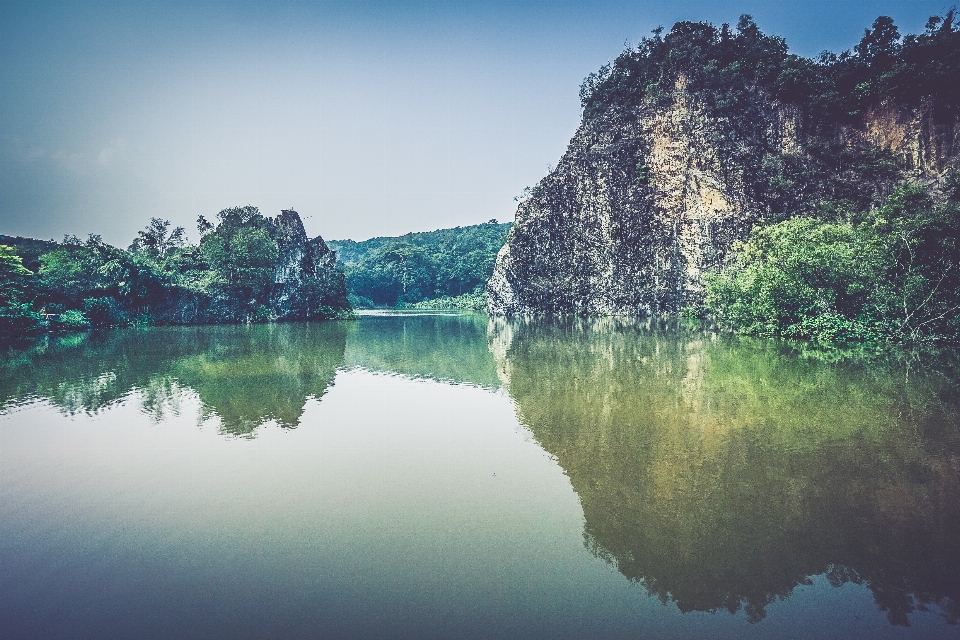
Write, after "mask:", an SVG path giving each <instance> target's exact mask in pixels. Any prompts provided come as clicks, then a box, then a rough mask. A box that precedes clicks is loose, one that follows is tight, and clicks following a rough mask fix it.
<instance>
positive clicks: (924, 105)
mask: <svg viewBox="0 0 960 640" xmlns="http://www.w3.org/2000/svg"><path fill="white" fill-rule="evenodd" d="M958 52H960V33H958V31H957V30H956V29H954V27H953V14H952V12H951V13H948V14H947V16H946V18H931V21H930V23H928V25H927V32H926V33H925V34H922V35H920V36H906V37H903V38H901V37H900V35H899V33H898V32H897V29H896V27H895V26H894V25H893V22H892V20H890V19H889V18H883V17H881V18H878V20H877V21H876V22H875V23H874V25H873V29H872V30H867V32H866V33H865V35H864V39H863V40H862V41H861V43H860V45H858V47H857V48H856V51H855V52H853V53H850V52H847V53H844V54H841V55H839V56H835V55H832V54H823V55H821V57H820V58H819V59H817V60H810V59H806V58H801V57H798V56H795V55H791V54H789V53H788V51H787V47H786V44H785V43H784V41H783V40H782V39H780V38H777V37H774V36H767V35H764V34H763V33H761V32H760V31H759V29H758V28H757V26H756V25H755V24H754V23H753V21H752V20H751V19H750V18H749V17H747V16H743V17H742V18H741V20H740V23H739V25H738V26H737V28H736V29H735V30H733V29H730V28H729V27H728V26H727V25H723V26H722V27H721V28H716V27H714V26H713V25H710V24H707V23H690V22H684V23H678V24H676V25H674V27H673V29H672V30H671V31H670V32H669V33H668V34H666V35H665V36H663V35H662V34H661V32H660V31H659V30H658V31H656V32H654V35H653V36H652V37H650V38H646V39H644V40H643V41H642V42H641V43H640V45H638V46H637V47H636V48H628V49H627V50H626V51H625V52H624V53H623V54H621V55H620V56H619V57H618V58H617V60H616V61H615V62H614V63H612V64H611V65H607V66H605V67H603V68H602V69H601V70H600V71H599V72H598V73H596V74H591V75H590V76H589V77H588V78H587V79H586V80H585V81H584V85H583V87H582V88H581V100H582V103H583V119H582V122H581V125H580V127H579V129H578V131H577V133H576V134H575V135H574V137H573V139H572V140H571V141H570V144H569V146H568V148H567V151H566V153H565V154H564V156H563V158H562V159H561V160H560V162H559V163H558V165H557V167H556V168H555V169H554V170H553V171H551V173H550V174H549V175H547V176H546V177H545V178H543V180H541V181H540V183H539V184H537V185H536V186H535V187H534V188H533V189H531V190H529V192H528V193H527V197H526V199H525V200H523V201H522V202H521V204H520V205H519V207H518V209H517V213H516V221H515V223H514V226H513V228H512V229H511V231H510V233H509V235H508V237H507V241H506V244H505V245H504V246H503V248H502V249H501V250H500V252H499V254H498V256H497V262H496V266H495V269H494V273H493V276H492V277H491V279H490V281H489V283H488V285H487V299H488V310H489V311H490V312H491V313H492V314H497V315H514V314H520V315H530V314H534V315H536V314H556V313H577V314H586V315H651V314H658V313H669V312H678V311H680V310H681V309H682V308H684V307H686V306H698V305H699V304H700V303H701V301H702V296H703V279H702V276H703V274H704V273H705V272H709V271H716V270H718V269H719V268H720V267H721V266H722V265H724V264H725V263H726V261H727V260H728V259H729V258H730V256H731V250H732V248H733V244H734V242H736V241H738V240H743V239H745V238H746V237H747V236H748V235H749V233H750V231H751V229H752V228H753V227H754V225H757V224H761V223H766V222H777V221H780V220H784V219H786V218H789V217H793V216H812V217H817V218H821V219H829V220H849V219H851V217H856V215H857V213H858V212H862V211H865V210H868V209H870V208H871V207H873V206H875V205H876V204H877V203H879V202H881V201H882V200H883V198H885V197H886V196H887V195H888V194H889V193H890V191H891V190H892V189H893V188H894V187H895V186H896V185H897V184H899V183H900V182H902V181H903V180H905V179H911V180H916V181H921V182H925V183H928V184H935V183H936V182H937V181H938V179H940V178H941V177H942V176H943V175H945V174H946V173H947V172H948V171H950V170H951V169H956V168H957V167H958V166H960V165H958V161H957V151H958V149H960V120H958V105H960V99H958V95H957V94H958V91H960V90H958V88H957V87H958V86H960V82H958V81H957V79H958V78H960V54H958Z"/></svg>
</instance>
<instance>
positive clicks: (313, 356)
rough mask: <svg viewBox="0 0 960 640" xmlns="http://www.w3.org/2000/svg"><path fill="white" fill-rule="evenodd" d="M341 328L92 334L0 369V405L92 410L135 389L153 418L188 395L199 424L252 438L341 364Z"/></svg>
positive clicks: (317, 392)
mask: <svg viewBox="0 0 960 640" xmlns="http://www.w3.org/2000/svg"><path fill="white" fill-rule="evenodd" d="M346 334H347V323H340V322H324V323H315V324H305V323H304V324H275V325H252V326H219V327H178V328H165V329H152V330H148V331H135V330H129V331H111V332H107V333H103V334H92V335H91V336H90V338H89V339H88V340H80V339H79V338H76V339H75V340H76V342H77V343H76V344H70V343H67V344H57V343H53V344H51V345H48V346H46V347H44V348H38V349H35V350H34V351H32V352H27V353H23V354H20V355H19V356H17V357H15V358H13V357H11V358H10V359H8V360H6V361H4V362H3V363H2V367H3V376H2V381H0V406H3V405H4V404H7V403H10V402H22V401H24V400H25V399H26V400H32V399H36V398H41V399H46V400H48V401H49V402H51V403H52V404H54V405H56V406H59V407H61V408H62V409H63V410H64V411H66V412H68V413H74V412H79V411H86V412H95V411H98V410H100V409H102V408H104V407H107V406H109V405H111V404H114V403H116V402H118V401H120V400H122V399H124V398H126V397H127V396H128V395H129V394H130V393H131V392H133V391H137V392H139V395H140V402H141V406H142V408H143V410H144V411H145V412H147V413H150V414H152V415H154V416H155V417H156V418H158V419H159V418H161V417H162V416H163V414H164V413H165V412H167V411H169V410H171V409H173V410H175V408H176V406H177V401H178V397H179V394H180V392H181V391H183V390H185V389H187V390H192V391H194V392H195V393H196V394H197V395H198V396H199V398H200V400H201V402H202V407H203V409H202V411H203V413H202V416H201V417H202V418H206V417H209V416H211V415H217V416H218V417H219V418H220V428H221V429H222V430H223V431H224V432H226V433H230V434H234V435H248V434H252V433H253V431H254V429H256V428H257V427H258V426H260V425H261V424H263V423H264V422H266V421H269V420H275V421H276V422H277V423H278V424H279V425H280V426H283V427H296V426H297V425H298V424H299V421H300V416H301V414H302V412H303V407H304V404H305V403H306V401H307V398H308V397H315V398H319V397H320V396H322V395H323V394H324V393H325V392H326V389H327V387H328V386H329V385H331V384H332V383H333V379H334V377H335V375H336V371H337V369H338V368H339V367H340V366H342V364H343V352H344V347H345V344H346Z"/></svg>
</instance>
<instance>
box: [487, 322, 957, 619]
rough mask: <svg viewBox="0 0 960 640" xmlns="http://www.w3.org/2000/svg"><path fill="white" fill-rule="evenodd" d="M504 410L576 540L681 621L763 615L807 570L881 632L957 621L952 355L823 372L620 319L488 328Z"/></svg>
mask: <svg viewBox="0 0 960 640" xmlns="http://www.w3.org/2000/svg"><path fill="white" fill-rule="evenodd" d="M489 339H490V349H491V352H492V353H493V354H494V355H495V357H496V360H497V366H498V369H499V372H500V375H501V377H502V379H503V381H504V383H505V385H506V386H507V388H508V390H509V393H510V396H511V397H512V398H513V400H514V401H515V403H516V406H517V412H518V416H519V417H520V419H521V421H522V422H523V423H524V424H525V425H527V426H528V427H529V428H530V429H531V430H532V432H533V434H534V437H535V438H536V439H537V441H538V442H539V443H540V444H541V446H543V448H544V449H546V451H548V452H549V453H551V454H552V455H554V456H556V458H557V460H558V462H559V463H560V465H561V466H562V467H563V469H564V470H565V472H566V473H567V475H568V476H569V478H570V481H571V483H572V485H573V488H574V490H575V491H576V492H577V494H578V495H579V497H580V500H581V503H582V505H583V512H584V516H585V527H584V537H585V543H586V545H587V546H588V548H590V549H591V550H592V551H593V553H595V554H596V555H597V556H599V557H602V558H604V559H606V560H607V561H608V562H610V563H612V564H614V565H615V566H616V567H617V569H618V570H619V571H620V572H621V573H622V574H623V575H624V576H626V577H627V578H628V579H630V580H633V581H636V582H639V583H642V584H643V585H644V586H645V587H646V588H647V589H648V590H649V592H651V593H652V594H655V595H656V596H658V597H659V598H660V599H661V600H662V601H664V602H666V601H668V600H672V601H675V602H676V604H677V606H678V607H679V608H680V610H681V611H684V612H688V611H694V610H698V611H716V610H720V609H727V610H729V611H730V612H735V611H738V610H739V609H741V608H742V609H744V610H745V612H746V615H747V616H748V618H749V619H750V620H751V621H758V620H760V619H762V618H763V617H764V616H765V608H766V607H767V605H769V604H770V603H772V602H773V601H774V600H776V599H779V598H786V597H787V596H789V595H790V593H791V592H792V590H793V589H794V588H795V587H796V586H797V585H800V584H805V583H808V582H809V576H813V575H818V574H826V576H827V577H828V579H829V580H830V582H831V583H832V584H833V585H835V586H839V585H841V584H843V583H845V582H848V581H852V582H856V583H863V584H866V585H867V586H868V587H869V588H870V589H871V590H872V592H873V595H874V598H875V601H876V603H877V605H878V606H879V607H880V608H881V609H882V610H883V611H885V612H887V616H888V618H889V620H890V622H891V623H893V624H897V625H906V624H907V614H908V613H910V612H912V611H914V610H916V609H921V610H925V609H927V608H928V607H930V606H932V605H936V607H937V608H938V609H939V610H940V611H941V612H942V615H943V616H944V617H945V618H946V619H947V621H948V622H950V623H952V624H955V623H956V622H957V621H958V617H960V606H958V603H960V535H957V532H958V531H960V404H958V403H960V398H958V397H957V395H958V394H957V393H956V390H957V388H958V386H957V376H956V375H955V374H956V370H957V369H956V360H955V358H953V359H946V360H944V359H941V360H938V361H936V363H934V362H932V361H926V362H924V367H923V368H921V369H919V370H915V369H914V368H913V367H912V366H911V365H910V364H908V363H906V362H904V361H898V360H895V359H891V360H889V361H887V362H885V363H881V364H877V363H875V362H874V363H871V364H870V365H869V366H868V365H864V364H857V363H855V362H845V363H834V364H829V363H824V362H818V361H815V360H805V359H802V358H798V357H796V356H795V355H794V354H787V353H785V352H783V351H782V348H781V347H778V346H777V345H776V344H774V343H770V342H746V341H735V340H726V339H716V338H715V337H712V336H710V335H709V334H705V333H701V332H697V331H684V330H682V329H680V328H677V327H674V328H672V329H669V328H667V329H665V328H663V327H660V328H657V327H654V326H651V325H649V324H647V325H640V326H638V325H636V324H632V323H624V322H619V321H616V320H609V319H608V320H599V321H593V322H588V321H583V320H566V321H526V322H516V323H505V322H503V321H496V322H492V323H491V326H490V333H489Z"/></svg>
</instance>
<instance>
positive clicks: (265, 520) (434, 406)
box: [0, 315, 960, 638]
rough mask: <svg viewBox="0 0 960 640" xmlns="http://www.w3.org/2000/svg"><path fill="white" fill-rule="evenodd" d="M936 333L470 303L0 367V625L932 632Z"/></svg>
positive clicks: (947, 454)
mask: <svg viewBox="0 0 960 640" xmlns="http://www.w3.org/2000/svg"><path fill="white" fill-rule="evenodd" d="M957 363H958V360H957V358H956V355H955V354H954V353H950V352H946V353H942V354H940V355H937V356H933V355H927V356H924V357H922V358H920V359H917V358H911V357H908V356H898V357H890V358H886V359H873V360H869V361H864V360H852V361H851V360H846V361H841V362H826V361H824V360H823V359H818V358H813V357H810V356H809V354H802V353H801V354H798V353H794V352H791V351H790V350H789V349H788V348H786V347H784V346H782V345H777V344H776V343H771V342H763V341H746V340H734V339H730V338H722V337H716V336H712V335H710V334H709V333H704V332H702V331H698V330H694V329H684V328H682V327H675V326H674V327H671V326H657V325H655V324H649V323H647V324H643V323H639V324H638V323H628V322H618V321H615V320H600V321H592V322H588V321H582V320H565V321H553V322H547V321H528V322H517V323H505V322H502V321H497V322H488V320H487V318H486V317H485V316H476V315H403V316H390V315H378V316H364V317H362V318H361V319H360V321H358V322H343V323H320V324H285V325H267V326H250V327H247V326H240V327H191V328H170V329H152V330H146V331H134V330H131V331H116V332H110V333H104V334H94V335H91V336H89V337H84V336H77V337H68V338H62V339H59V340H56V339H55V340H52V341H50V342H49V343H46V344H43V345H40V346H38V347H36V348H34V349H33V350H28V351H24V352H17V353H11V354H10V355H9V356H8V357H6V359H5V360H3V361H2V370H0V373H2V377H0V406H2V407H3V409H2V410H0V636H2V637H4V638H39V637H43V638H86V637H89V638H111V637H116V638H129V637H138V638H150V637H156V638H168V637H178V638H218V637H223V638H244V637H249V638H264V637H282V638H298V637H302V638H425V637H448V638H461V637H462V638H516V637H529V638H538V637H542V638H628V637H629V638H634V637H646V638H690V637H710V638H742V637H763V638H810V637H818V638H858V637H862V638H906V637H922V638H940V637H942V638H956V637H960V625H957V618H958V616H960V605H958V603H960V397H958V396H960V394H958V393H957V389H958V383H957V381H958V379H960V376H958V375H957V374H958V366H957Z"/></svg>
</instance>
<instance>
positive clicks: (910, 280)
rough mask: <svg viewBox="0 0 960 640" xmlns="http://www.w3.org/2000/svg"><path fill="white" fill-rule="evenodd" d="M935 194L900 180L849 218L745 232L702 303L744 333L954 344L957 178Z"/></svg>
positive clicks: (959, 272)
mask: <svg viewBox="0 0 960 640" xmlns="http://www.w3.org/2000/svg"><path fill="white" fill-rule="evenodd" d="M944 183H945V185H946V187H945V189H944V192H943V193H942V194H938V195H937V197H934V196H933V195H932V194H931V193H930V191H929V190H928V189H927V188H924V187H922V186H919V185H904V186H901V187H900V188H898V189H896V190H895V191H894V192H893V194H892V195H891V196H890V197H889V198H888V199H887V201H886V202H885V203H884V204H883V205H882V206H881V207H878V208H876V209H873V210H871V211H867V212H863V213H861V214H859V215H858V216H856V219H857V220H860V221H859V222H843V223H835V222H823V221H820V220H816V219H812V218H793V219H790V220H786V221H784V222H780V223H776V224H772V225H768V226H760V227H757V228H756V229H754V231H753V234H752V235H751V236H750V238H749V240H747V241H746V242H744V243H739V244H738V245H735V247H734V251H735V252H736V254H737V255H736V257H735V259H734V261H733V262H732V263H731V264H730V265H728V266H727V267H726V268H725V269H724V270H723V272H721V273H719V274H712V275H709V276H707V280H706V282H707V296H706V308H707V310H708V311H710V312H711V313H712V314H713V315H714V316H715V318H716V319H717V321H718V322H719V323H720V324H721V325H722V326H725V327H728V328H731V329H734V330H737V331H739V332H741V333H744V334H751V335H757V336H776V337H782V338H791V339H801V340H808V339H812V340H815V341H817V342H822V343H827V344H844V343H853V342H862V341H881V340H882V341H897V342H917V341H929V340H945V341H957V340H960V313H958V312H960V174H953V175H951V176H949V177H948V179H946V180H945V181H944Z"/></svg>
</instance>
